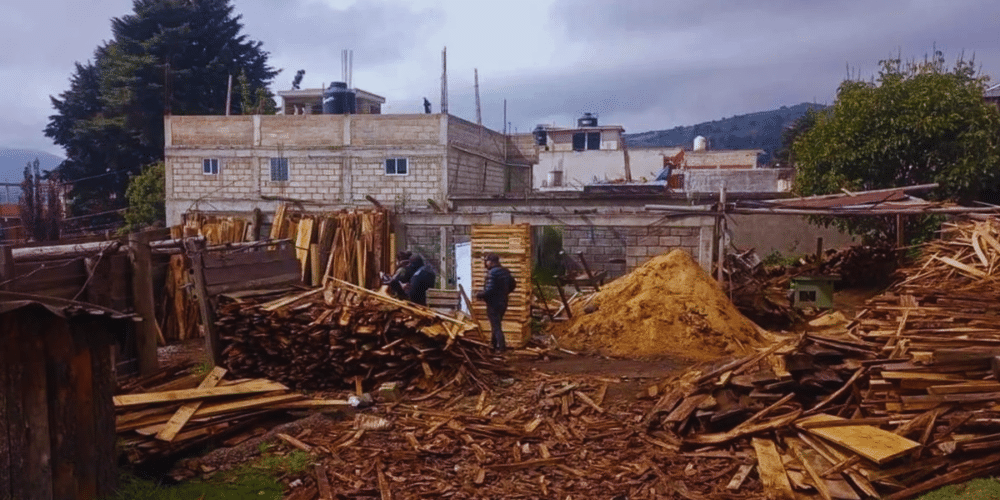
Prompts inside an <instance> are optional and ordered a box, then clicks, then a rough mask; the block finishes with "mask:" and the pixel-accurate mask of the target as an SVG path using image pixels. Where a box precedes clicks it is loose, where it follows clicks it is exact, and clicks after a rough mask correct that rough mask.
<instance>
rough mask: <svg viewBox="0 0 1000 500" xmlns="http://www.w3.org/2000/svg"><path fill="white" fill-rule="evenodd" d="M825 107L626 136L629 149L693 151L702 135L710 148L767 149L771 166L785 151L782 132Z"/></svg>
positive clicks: (764, 161)
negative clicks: (796, 121) (813, 111)
mask: <svg viewBox="0 0 1000 500" xmlns="http://www.w3.org/2000/svg"><path fill="white" fill-rule="evenodd" d="M824 108H826V106H824V105H822V104H814V103H807V102H804V103H802V104H796V105H795V106H790V107H789V106H782V107H780V108H778V109H774V110H771V111H760V112H757V113H750V114H746V115H737V116H734V117H732V118H723V119H721V120H714V121H710V122H704V123H699V124H697V125H691V126H687V127H674V128H672V129H669V130H653V131H650V132H640V133H637V134H625V141H626V144H628V146H629V147H647V148H648V147H671V146H683V147H684V148H686V149H691V147H692V145H693V144H694V138H695V137H697V136H699V135H701V136H704V137H705V138H706V139H708V148H709V149H763V150H764V155H762V156H761V158H760V161H761V164H768V163H770V162H771V158H772V157H773V156H774V153H775V152H776V151H777V150H779V149H781V131H782V130H784V128H785V127H788V126H790V125H791V124H792V122H794V121H795V120H796V119H798V118H799V117H800V116H802V115H804V114H806V111H807V110H809V109H824Z"/></svg>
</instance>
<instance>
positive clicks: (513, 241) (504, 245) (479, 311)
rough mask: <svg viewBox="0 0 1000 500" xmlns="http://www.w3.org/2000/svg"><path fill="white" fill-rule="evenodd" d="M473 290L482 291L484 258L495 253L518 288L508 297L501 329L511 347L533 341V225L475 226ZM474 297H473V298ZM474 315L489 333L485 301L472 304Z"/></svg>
mask: <svg viewBox="0 0 1000 500" xmlns="http://www.w3.org/2000/svg"><path fill="white" fill-rule="evenodd" d="M471 242H472V261H473V263H474V264H473V269H472V271H473V272H472V290H471V291H470V293H471V294H472V295H473V296H474V295H475V292H476V291H478V290H482V289H483V286H484V284H485V281H486V270H485V269H483V268H482V267H480V266H481V263H482V259H483V257H486V256H487V255H489V254H491V253H492V254H496V255H498V256H499V257H500V263H501V264H502V265H503V266H504V267H506V268H507V269H508V270H509V271H510V273H511V275H512V276H513V277H514V279H515V280H517V288H516V289H515V290H514V291H513V292H512V293H511V294H510V295H509V296H508V297H507V301H508V305H507V313H506V314H505V315H504V317H503V323H502V324H501V327H502V329H503V334H504V339H505V341H506V344H507V346H508V347H512V348H520V347H524V345H525V344H527V343H528V341H529V340H531V322H530V321H529V319H530V318H529V316H530V314H531V296H532V279H531V226H530V225H529V224H507V225H500V224H473V225H472V234H471ZM470 298H471V297H470ZM472 313H473V315H474V316H475V317H476V318H478V319H479V321H480V327H481V328H482V329H483V331H485V332H488V331H490V325H489V321H487V320H486V302H483V301H481V300H475V301H473V302H472Z"/></svg>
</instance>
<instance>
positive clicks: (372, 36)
mask: <svg viewBox="0 0 1000 500" xmlns="http://www.w3.org/2000/svg"><path fill="white" fill-rule="evenodd" d="M233 3H234V5H235V7H236V11H237V12H238V13H241V14H242V15H243V21H244V32H245V33H246V34H248V35H249V36H250V37H252V38H254V39H257V40H261V41H263V42H264V49H265V50H267V51H268V52H270V54H271V59H270V61H271V64H272V65H273V66H275V67H277V68H282V69H283V70H284V71H283V72H282V73H281V74H279V75H278V77H277V78H276V80H275V82H274V86H273V89H272V90H283V89H288V88H290V87H291V81H292V78H293V77H294V75H295V72H296V70H298V69H305V70H306V75H305V79H304V80H303V87H319V86H320V85H322V84H323V83H328V82H330V81H334V80H340V79H341V69H340V51H341V49H347V48H349V49H353V51H354V77H353V82H354V86H355V87H357V88H361V89H364V90H367V91H369V92H373V93H376V94H379V95H382V96H384V97H386V99H387V103H386V105H385V106H384V107H383V112H384V113H419V112H423V106H422V99H423V97H425V96H426V97H427V98H428V99H429V100H430V101H431V102H432V103H433V109H434V111H435V112H437V111H438V109H439V108H438V106H439V101H440V100H441V91H440V75H441V49H442V47H444V46H447V47H448V87H449V108H450V109H449V111H450V112H451V113H452V114H454V115H457V116H460V117H462V118H465V119H468V120H475V97H474V92H473V69H474V68H478V69H479V84H480V94H481V100H482V110H483V122H484V124H485V125H487V126H489V127H491V128H494V129H498V130H499V129H501V128H502V127H503V100H504V99H507V108H508V121H509V122H510V123H511V125H512V127H514V128H516V129H517V130H518V131H519V132H526V131H530V130H531V129H532V128H534V126H535V125H536V124H538V123H550V124H556V125H560V126H569V125H572V124H573V123H574V120H575V118H577V117H578V116H579V115H580V114H581V113H583V112H587V111H591V112H595V113H598V114H599V115H600V120H601V122H602V123H607V124H619V125H623V126H624V127H625V128H626V130H627V131H628V132H643V131H647V130H659V129H667V128H671V127H674V126H678V125H691V124H695V123H698V122H702V121H706V120H713V119H718V118H723V117H727V116H733V115H738V114H743V113H748V112H754V111H763V110H768V109H773V108H776V107H779V106H782V105H793V104H798V103H800V102H807V101H808V102H813V101H815V102H820V103H831V102H832V101H833V99H834V94H835V91H836V88H837V85H838V84H839V83H840V82H841V81H842V80H843V79H844V78H845V77H846V75H847V71H848V67H850V68H851V70H852V71H854V72H860V74H861V75H862V76H864V77H870V76H871V75H872V74H873V73H874V72H875V71H876V70H877V67H878V61H879V60H881V59H885V58H887V57H890V56H894V55H896V54H897V53H899V52H901V53H902V54H903V56H904V57H905V58H923V56H924V55H925V54H927V53H929V52H930V51H932V50H933V47H934V46H935V45H936V46H937V48H938V49H940V50H942V51H944V53H945V56H946V57H947V58H948V60H949V62H952V61H954V59H955V57H957V56H958V55H959V54H961V53H962V52H964V53H965V55H966V56H967V57H968V56H972V55H973V54H974V55H975V60H976V63H977V64H978V65H979V66H980V67H981V71H982V72H983V73H985V74H987V75H991V76H994V77H996V78H1000V2H997V1H996V0H954V1H951V2H943V1H939V0H937V1H931V0H913V1H904V0H877V1H871V0H868V1H857V0H828V1H818V0H812V1H809V0H768V1H767V2H737V1H732V0H731V1H722V0H701V1H700V2H695V1H691V0H684V1H675V0H642V1H636V0H628V1H621V0H618V1H612V0H505V1H503V2H477V1H470V0H464V1H452V0H414V1H378V0H367V1H351V0H282V1H277V0H233ZM131 7H132V2H131V1H130V0H32V1H18V2H9V3H8V4H7V5H6V6H5V8H4V11H5V12H4V15H3V16H0V46H2V47H3V49H2V51H0V115H2V116H3V119H2V121H0V146H2V147H19V148H34V149H42V150H46V151H49V152H52V153H56V154H60V155H61V154H62V151H61V149H60V148H58V147H56V146H54V145H53V144H52V143H51V142H50V141H49V140H48V139H47V138H46V137H45V136H44V135H43V134H42V129H43V128H44V127H45V124H46V123H47V121H48V117H49V115H51V114H52V112H53V109H52V106H51V104H50V101H49V96H50V95H57V94H59V93H60V92H62V91H64V90H66V89H67V88H68V87H69V76H70V75H71V74H72V72H73V63H74V62H76V61H80V62H83V61H86V60H88V59H90V58H91V57H92V54H93V51H94V49H95V48H96V47H97V46H98V44H100V43H101V42H102V41H103V40H107V39H109V38H110V36H111V29H110V22H109V20H110V18H112V17H117V16H121V15H124V14H126V13H128V12H130V11H131ZM223 84H224V83H223Z"/></svg>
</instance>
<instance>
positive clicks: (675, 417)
mask: <svg viewBox="0 0 1000 500" xmlns="http://www.w3.org/2000/svg"><path fill="white" fill-rule="evenodd" d="M707 397H708V394H695V395H693V396H688V397H686V398H684V399H683V400H682V401H681V403H680V404H679V405H677V407H676V408H674V410H673V411H671V412H670V413H669V414H668V415H667V418H665V419H664V420H663V421H664V422H665V423H669V422H683V421H684V420H687V418H688V417H689V416H691V414H692V413H693V412H694V410H695V409H697V408H698V405H699V404H701V402H702V401H704V400H705V398H707Z"/></svg>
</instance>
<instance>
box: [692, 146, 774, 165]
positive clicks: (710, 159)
mask: <svg viewBox="0 0 1000 500" xmlns="http://www.w3.org/2000/svg"><path fill="white" fill-rule="evenodd" d="M757 153H758V152H757V150H755V149H737V150H727V151H723V150H720V151H712V150H708V151H686V152H685V153H684V162H685V164H686V166H687V168H757Z"/></svg>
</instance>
